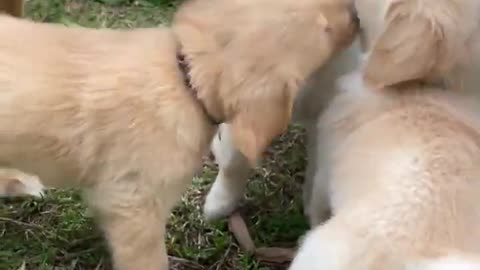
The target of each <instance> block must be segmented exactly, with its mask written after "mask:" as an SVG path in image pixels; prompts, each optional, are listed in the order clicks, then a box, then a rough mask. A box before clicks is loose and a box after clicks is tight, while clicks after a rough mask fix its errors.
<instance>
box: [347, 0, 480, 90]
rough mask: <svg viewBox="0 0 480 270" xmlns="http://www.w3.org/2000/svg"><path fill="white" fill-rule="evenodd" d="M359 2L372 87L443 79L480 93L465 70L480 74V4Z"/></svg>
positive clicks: (472, 0)
mask: <svg viewBox="0 0 480 270" xmlns="http://www.w3.org/2000/svg"><path fill="white" fill-rule="evenodd" d="M354 2H355V6H356V9H357V12H358V16H359V18H360V21H361V27H362V31H363V34H364V40H365V46H366V47H367V48H369V51H370V56H369V57H368V60H367V63H366V66H365V71H364V73H365V74H364V77H365V80H366V82H367V83H369V84H370V85H372V86H373V87H377V88H381V87H384V86H390V85H394V84H397V83H402V82H405V81H411V80H417V79H421V80H428V81H437V80H439V79H441V80H446V81H447V82H448V83H449V84H450V85H451V86H452V88H454V89H456V90H462V89H463V88H465V87H467V88H469V89H474V90H473V91H475V92H478V91H477V86H478V84H476V82H477V80H476V79H474V77H473V76H468V77H466V75H467V74H465V70H472V69H474V70H475V73H476V74H477V73H478V72H477V71H480V47H479V46H480V45H478V44H479V43H480V39H479V38H480V35H479V34H480V27H479V22H480V1H477V0H354ZM476 77H477V76H475V78H476ZM472 79H474V81H472V83H469V81H470V80H472ZM467 90H468V89H467Z"/></svg>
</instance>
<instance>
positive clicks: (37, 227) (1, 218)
mask: <svg viewBox="0 0 480 270" xmlns="http://www.w3.org/2000/svg"><path fill="white" fill-rule="evenodd" d="M0 221H4V222H9V223H13V224H16V225H19V226H26V227H30V228H35V229H40V230H43V227H42V226H40V225H37V224H33V223H26V222H23V221H19V220H15V219H11V218H6V217H0Z"/></svg>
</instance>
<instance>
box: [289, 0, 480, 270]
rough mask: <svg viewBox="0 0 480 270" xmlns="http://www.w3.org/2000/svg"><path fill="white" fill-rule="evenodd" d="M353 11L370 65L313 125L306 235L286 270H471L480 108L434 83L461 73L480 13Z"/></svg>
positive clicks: (479, 182)
mask: <svg viewBox="0 0 480 270" xmlns="http://www.w3.org/2000/svg"><path fill="white" fill-rule="evenodd" d="M356 6H357V9H358V14H359V17H360V20H361V26H362V34H363V38H364V39H363V40H364V41H365V44H364V45H365V47H366V49H367V50H368V53H367V55H366V57H365V63H364V65H362V66H359V67H358V71H356V72H353V73H351V74H348V75H346V76H345V77H343V78H342V79H341V80H340V82H339V89H338V93H337V96H336V97H335V98H334V100H333V102H332V103H331V104H330V105H329V107H328V109H327V110H326V112H325V114H324V115H323V116H322V118H321V119H320V121H319V123H318V127H317V138H316V139H317V142H316V144H317V149H316V152H317V162H318V168H316V173H315V179H314V183H313V184H312V185H313V188H311V189H310V190H311V191H312V194H311V195H310V198H311V200H310V202H309V205H307V207H308V209H307V212H308V214H309V217H310V222H311V225H312V227H314V229H313V230H312V231H311V232H309V233H308V234H307V236H306V237H305V241H303V243H302V247H301V249H300V251H299V253H298V256H297V258H296V259H295V260H294V262H293V263H292V266H291V270H318V269H322V270H347V269H356V270H387V269H388V270H446V269H455V270H478V269H480V260H479V258H480V232H479V231H478V227H479V226H480V208H479V207H477V204H476V201H477V200H478V197H479V195H480V167H478V164H479V163H480V121H479V120H478V119H480V110H478V107H479V105H480V104H479V102H478V100H476V99H472V95H471V94H472V91H470V90H469V91H466V92H464V91H458V90H461V87H460V86H461V85H459V84H456V82H454V83H453V84H450V83H447V84H446V89H445V88H444V87H445V86H444V87H442V88H440V87H436V86H434V84H431V83H434V82H438V81H442V80H446V81H447V82H448V80H449V79H451V78H452V77H453V78H454V79H457V78H459V77H456V76H459V74H460V76H461V72H462V71H464V68H465V67H466V66H468V65H469V63H468V62H469V61H471V60H470V59H467V57H469V55H468V54H469V52H471V50H474V49H475V44H474V42H473V41H474V40H476V39H477V38H478V37H476V35H477V31H478V23H479V22H480V21H479V20H478V19H479V18H480V17H479V16H478V7H479V6H480V2H478V1H469V0H464V1H460V0H459V1H428V0H415V1H404V0H385V1H371V0H356ZM425 83H426V84H425ZM471 86H472V85H470V87H471ZM457 87H458V88H457ZM477 88H478V86H477V87H476V89H475V91H478V90H477ZM377 89H382V91H375V90H377ZM472 90H473V89H472ZM325 194H326V195H325ZM327 208H330V210H331V212H332V217H331V218H330V219H329V220H327V221H326V222H325V223H324V224H321V223H322V222H323V219H322V218H323V217H324V212H325V209H327Z"/></svg>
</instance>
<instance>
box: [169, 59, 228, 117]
mask: <svg viewBox="0 0 480 270" xmlns="http://www.w3.org/2000/svg"><path fill="white" fill-rule="evenodd" d="M177 63H178V67H179V69H180V71H181V72H182V74H183V78H184V81H185V85H186V87H187V90H188V91H189V92H190V94H191V95H192V97H193V98H194V99H195V100H196V101H197V103H198V104H199V106H200V108H201V109H202V111H203V113H204V114H205V116H206V117H207V119H208V121H209V122H210V124H211V125H212V126H218V125H220V124H221V123H222V122H223V120H220V119H218V118H216V117H215V116H214V115H212V114H211V113H210V112H209V110H208V108H207V107H206V105H205V103H204V102H203V100H201V99H200V98H199V97H198V92H197V89H196V88H195V86H194V85H193V83H192V80H191V77H190V63H189V62H188V60H187V59H185V55H184V54H183V53H182V52H181V51H178V52H177Z"/></svg>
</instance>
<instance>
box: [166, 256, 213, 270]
mask: <svg viewBox="0 0 480 270" xmlns="http://www.w3.org/2000/svg"><path fill="white" fill-rule="evenodd" d="M168 260H169V262H170V264H171V263H177V264H181V265H184V266H188V269H191V270H203V269H204V267H203V266H201V265H200V264H198V263H196V262H193V261H190V260H187V259H183V258H179V257H175V256H171V255H168Z"/></svg>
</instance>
